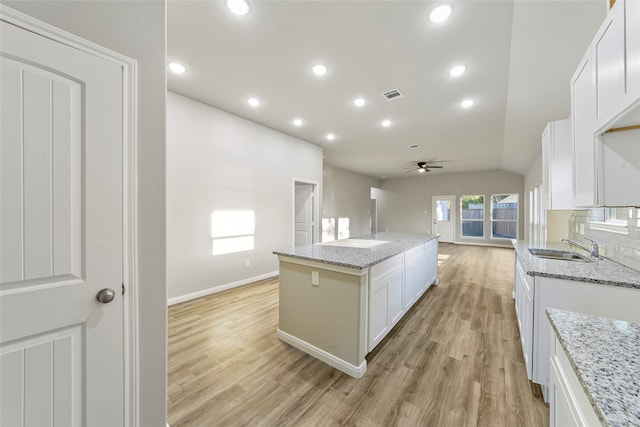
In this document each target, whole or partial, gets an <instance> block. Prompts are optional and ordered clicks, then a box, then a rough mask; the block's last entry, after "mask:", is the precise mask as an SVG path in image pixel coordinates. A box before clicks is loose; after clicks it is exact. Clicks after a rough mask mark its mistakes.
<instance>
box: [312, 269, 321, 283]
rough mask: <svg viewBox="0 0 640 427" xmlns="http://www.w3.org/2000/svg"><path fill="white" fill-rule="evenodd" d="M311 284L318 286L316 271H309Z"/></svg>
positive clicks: (318, 277)
mask: <svg viewBox="0 0 640 427" xmlns="http://www.w3.org/2000/svg"><path fill="white" fill-rule="evenodd" d="M311 284H312V285H313V286H320V273H318V272H317V271H312V272H311Z"/></svg>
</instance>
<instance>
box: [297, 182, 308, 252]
mask: <svg viewBox="0 0 640 427" xmlns="http://www.w3.org/2000/svg"><path fill="white" fill-rule="evenodd" d="M312 243H313V185H311V184H299V183H296V184H295V242H294V245H295V246H304V245H310V244H312Z"/></svg>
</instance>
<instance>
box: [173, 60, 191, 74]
mask: <svg viewBox="0 0 640 427" xmlns="http://www.w3.org/2000/svg"><path fill="white" fill-rule="evenodd" d="M169 69H170V70H171V71H173V72H174V73H176V74H182V73H184V72H185V71H187V69H186V68H185V67H184V65H182V64H178V63H177V62H172V63H170V64H169Z"/></svg>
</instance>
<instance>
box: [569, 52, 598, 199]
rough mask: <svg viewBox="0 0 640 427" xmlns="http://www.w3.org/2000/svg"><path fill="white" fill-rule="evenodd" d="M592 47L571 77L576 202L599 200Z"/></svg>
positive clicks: (574, 193) (574, 194)
mask: <svg viewBox="0 0 640 427" xmlns="http://www.w3.org/2000/svg"><path fill="white" fill-rule="evenodd" d="M591 67H592V65H591V49H589V50H588V51H587V53H586V54H585V55H584V57H583V58H582V60H581V61H580V63H579V65H578V69H577V70H576V72H575V73H574V75H573V77H572V78H571V131H572V137H573V204H574V206H576V207H589V206H594V205H596V204H597V203H598V198H597V185H596V149H595V135H594V132H595V120H596V118H595V94H594V88H595V83H594V79H593V73H592V72H591V71H592V70H591Z"/></svg>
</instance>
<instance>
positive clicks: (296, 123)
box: [293, 119, 302, 126]
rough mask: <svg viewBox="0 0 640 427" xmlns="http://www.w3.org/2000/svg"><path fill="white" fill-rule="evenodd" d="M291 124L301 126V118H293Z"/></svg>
mask: <svg viewBox="0 0 640 427" xmlns="http://www.w3.org/2000/svg"><path fill="white" fill-rule="evenodd" d="M293 124H294V125H296V126H302V120H300V119H294V120H293Z"/></svg>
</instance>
